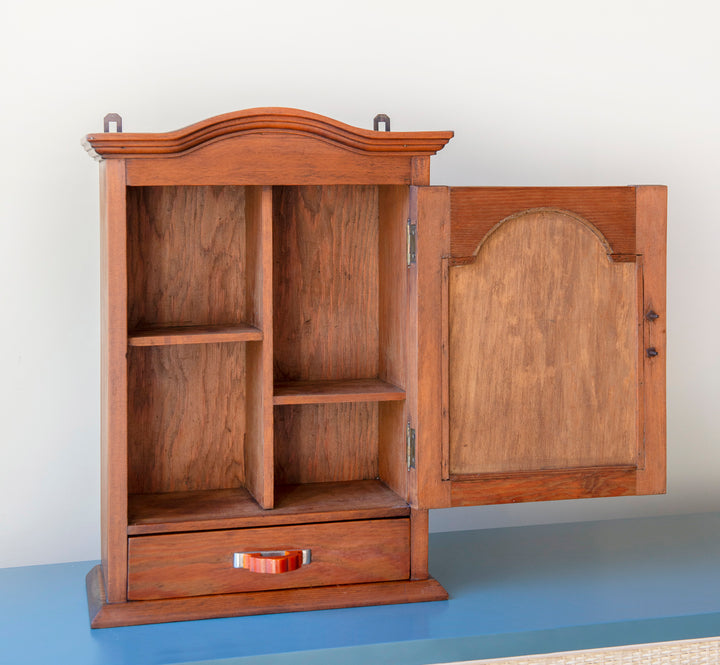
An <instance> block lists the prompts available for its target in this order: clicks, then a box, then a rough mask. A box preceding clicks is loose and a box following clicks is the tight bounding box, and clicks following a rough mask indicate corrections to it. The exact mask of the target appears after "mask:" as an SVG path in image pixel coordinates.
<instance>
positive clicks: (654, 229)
mask: <svg viewBox="0 0 720 665" xmlns="http://www.w3.org/2000/svg"><path fill="white" fill-rule="evenodd" d="M637 204H638V208H637V238H638V250H639V251H640V252H642V255H643V275H644V279H643V310H642V319H641V320H642V329H643V340H642V346H641V348H640V356H641V358H642V363H643V382H644V386H643V388H644V390H643V394H642V398H643V400H644V402H643V413H644V418H643V431H642V436H643V451H642V452H643V468H642V469H641V470H640V472H639V473H638V493H639V494H664V493H665V491H666V476H667V469H666V466H667V452H666V451H667V422H666V386H665V383H666V362H667V360H666V359H667V344H666V334H667V333H666V331H667V309H666V304H665V303H666V291H667V288H666V262H667V256H666V255H667V221H666V219H667V188H666V187H662V186H645V187H638V188H637ZM650 312H654V313H655V314H657V318H656V319H649V318H647V314H649V313H650ZM650 348H653V349H655V350H656V351H657V354H658V355H657V356H653V357H649V356H648V355H647V350H648V349H650Z"/></svg>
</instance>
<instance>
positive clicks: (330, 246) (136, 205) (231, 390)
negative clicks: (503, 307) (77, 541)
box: [127, 185, 409, 533]
mask: <svg viewBox="0 0 720 665" xmlns="http://www.w3.org/2000/svg"><path fill="white" fill-rule="evenodd" d="M408 196H409V190H408V188H407V187H404V186H367V185H328V186H317V185H313V186H274V187H272V188H261V187H253V186H247V187H242V186H161V187H128V188H127V220H128V221H127V224H128V227H127V257H128V284H127V294H128V301H127V319H128V345H129V350H128V356H127V362H128V494H129V507H128V508H129V524H130V529H129V530H130V533H152V532H155V531H157V532H162V531H169V530H170V531H172V530H180V529H183V530H194V529H195V526H193V525H194V524H196V525H201V527H200V528H202V525H205V526H206V527H208V528H210V527H211V528H218V527H219V526H224V525H226V524H230V523H232V525H233V526H238V525H243V524H246V525H250V524H251V523H252V520H253V519H256V517H257V514H258V512H257V511H259V510H260V512H262V510H261V509H260V508H259V506H258V503H260V504H261V505H262V504H263V503H264V507H265V508H267V507H270V506H269V505H268V504H270V505H272V504H273V503H274V505H275V507H276V508H279V510H278V511H277V513H278V519H279V520H280V522H281V523H282V522H283V519H285V521H286V522H293V521H295V522H296V521H297V520H298V519H299V518H298V517H297V515H298V514H301V513H303V511H306V512H307V513H315V514H316V518H317V519H318V520H319V521H322V520H324V519H330V518H333V519H342V518H343V515H344V514H345V515H346V514H349V513H352V511H357V510H361V511H366V512H367V511H368V510H372V511H375V513H373V514H376V515H377V516H389V515H395V514H397V511H398V507H399V506H403V505H406V504H405V503H404V499H405V498H406V496H407V485H406V484H407V479H406V467H405V426H406V422H407V408H406V403H405V390H406V386H407V380H408V373H407V357H406V356H407V349H406V341H405V340H406V320H407V312H406V307H407V270H406V262H405V222H406V219H407V207H408ZM270 237H272V243H271V246H270V247H263V243H267V244H269V243H268V239H269V238H270ZM268 312H271V314H270V315H269V316H268V314H267V313H268ZM268 383H272V386H270V385H268ZM268 397H270V399H268ZM263 488H264V489H263ZM268 488H269V491H268ZM263 492H265V494H264V495H263ZM263 496H265V497H267V496H270V500H269V501H267V500H265V501H264V502H263V499H262V497H263ZM253 497H256V498H258V499H259V501H258V503H256V501H255V499H254V498H253ZM407 510H409V509H407ZM407 510H403V511H401V512H403V513H404V514H407ZM366 512H365V513H363V515H364V516H367V515H366ZM285 514H288V515H291V517H286V518H283V515H285ZM352 514H353V515H354V514H355V513H352ZM333 516H334V517H333ZM345 518H347V517H345ZM308 519H309V518H308ZM313 519H315V518H313ZM208 521H209V522H208ZM210 522H211V523H212V524H209V523H210Z"/></svg>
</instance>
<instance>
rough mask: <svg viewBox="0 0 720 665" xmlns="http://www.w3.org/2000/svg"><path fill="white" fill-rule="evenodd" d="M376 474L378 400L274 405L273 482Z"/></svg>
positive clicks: (352, 478) (354, 478)
mask: <svg viewBox="0 0 720 665" xmlns="http://www.w3.org/2000/svg"><path fill="white" fill-rule="evenodd" d="M377 476H378V404H377V403H376V402H357V403H342V404H307V405H296V406H276V407H275V482H276V483H279V484H294V483H315V482H332V481H341V480H365V479H371V478H377Z"/></svg>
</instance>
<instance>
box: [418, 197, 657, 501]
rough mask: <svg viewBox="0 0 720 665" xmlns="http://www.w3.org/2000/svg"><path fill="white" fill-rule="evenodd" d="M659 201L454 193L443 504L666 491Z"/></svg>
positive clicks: (446, 261) (447, 271)
mask: <svg viewBox="0 0 720 665" xmlns="http://www.w3.org/2000/svg"><path fill="white" fill-rule="evenodd" d="M638 192H640V194H638ZM664 196H665V189H664V188H661V187H650V188H634V187H624V188H617V187H613V188H567V189H565V188H549V189H546V188H538V189H528V188H516V189H515V188H451V189H450V196H449V198H450V202H451V213H450V237H449V241H448V242H447V246H449V248H450V249H449V253H446V254H445V255H444V256H443V257H442V259H440V261H441V263H442V264H443V272H444V281H443V290H444V291H443V306H444V308H445V311H444V313H443V314H442V315H441V317H440V318H441V321H443V322H444V325H443V345H442V348H443V353H442V363H443V372H442V374H443V381H444V383H445V386H444V388H445V389H444V391H443V399H442V404H441V409H440V411H441V417H442V420H443V432H444V437H443V441H442V445H441V451H442V452H441V455H442V460H441V465H440V470H439V473H440V476H441V478H440V483H441V484H442V485H445V486H446V487H448V488H449V490H448V491H447V493H446V495H445V496H447V497H448V498H447V500H446V501H447V502H446V503H445V505H477V504H488V503H507V502H520V501H533V500H535V501H537V500H554V499H567V498H584V497H592V496H617V495H626V494H636V493H657V492H662V491H664V476H665V470H664V465H665V459H664V447H665V442H664V418H665V415H664V414H665V411H664V408H665V405H664V253H662V252H661V254H662V255H658V252H659V251H660V249H662V251H663V252H664V240H663V239H664V237H665V236H664V229H665V211H664ZM638 202H639V203H640V206H639V207H638ZM649 203H652V205H649ZM651 209H652V210H651ZM637 220H640V223H639V224H638V221H637ZM418 227H419V230H420V228H421V226H420V224H419V225H418ZM648 238H653V239H654V241H653V242H654V247H651V246H650V245H651V244H652V243H649V242H648ZM658 239H661V241H658ZM645 254H648V256H645ZM648 259H649V263H648ZM420 260H421V257H420V256H419V257H418V261H420ZM435 260H437V258H436V259H435ZM648 266H649V267H650V269H651V273H652V274H651V275H650V276H649V283H651V284H653V286H652V289H651V290H652V291H653V293H652V294H648V293H647V289H646V288H645V284H647V283H648V276H647V275H646V274H645V273H646V272H647V270H648ZM421 295H422V294H421ZM649 295H652V297H653V302H654V305H653V306H654V311H656V312H657V313H658V315H660V316H661V318H658V319H646V317H645V314H646V313H647V310H648V302H649V301H648V298H649ZM658 309H663V312H662V314H661V313H660V312H659V311H657V310H658ZM658 322H661V323H660V325H658ZM648 327H650V328H651V329H652V330H651V333H652V336H653V339H654V341H653V344H654V345H655V346H654V347H653V348H654V349H655V351H657V355H652V356H648V354H647V348H648V345H649V342H648V340H647V336H648V332H647V328H648ZM660 348H662V351H660ZM648 363H651V364H652V367H651V368H649V370H648V367H647V365H648ZM646 375H647V376H651V377H652V380H653V385H650V386H649V385H647V381H644V379H643V377H644V376H646ZM660 382H661V383H662V386H658V385H657V384H658V383H660ZM661 393H662V394H661ZM648 400H649V401H648ZM653 423H654V424H653ZM435 496H443V494H442V493H441V492H437V491H435Z"/></svg>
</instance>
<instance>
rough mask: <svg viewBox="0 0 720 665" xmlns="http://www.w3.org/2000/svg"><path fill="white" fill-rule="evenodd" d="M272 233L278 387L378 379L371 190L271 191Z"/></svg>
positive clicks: (374, 211)
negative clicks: (281, 383)
mask: <svg viewBox="0 0 720 665" xmlns="http://www.w3.org/2000/svg"><path fill="white" fill-rule="evenodd" d="M273 225H274V229H273V231H274V232H273V245H274V247H273V250H274V252H273V253H274V256H273V258H274V277H273V284H274V301H275V308H274V350H275V379H276V381H313V380H318V379H319V380H340V379H364V378H374V377H377V376H378V355H379V351H378V197H377V188H376V187H344V186H343V187H340V186H337V187H280V188H274V191H273Z"/></svg>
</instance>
